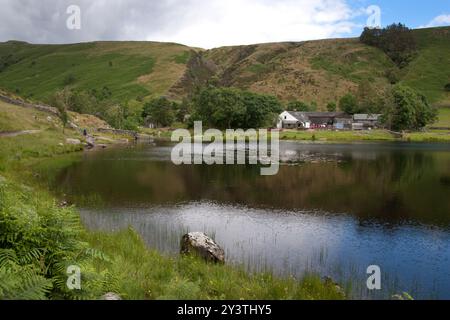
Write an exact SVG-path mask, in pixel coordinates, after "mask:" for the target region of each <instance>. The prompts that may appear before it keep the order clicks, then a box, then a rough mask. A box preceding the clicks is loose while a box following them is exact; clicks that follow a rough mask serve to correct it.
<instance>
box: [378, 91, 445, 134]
mask: <svg viewBox="0 0 450 320" xmlns="http://www.w3.org/2000/svg"><path fill="white" fill-rule="evenodd" d="M391 94H392V106H391V107H390V108H387V109H386V111H385V114H384V118H385V120H386V122H387V124H388V125H389V126H390V127H391V128H392V129H394V130H419V129H422V128H424V127H425V126H426V125H428V124H430V123H433V122H434V121H435V120H436V118H437V110H436V109H435V108H433V107H432V106H431V105H430V104H429V103H428V101H427V99H426V98H425V96H424V95H422V94H420V93H418V92H416V91H415V90H414V89H412V88H410V87H407V86H404V85H396V86H395V87H394V88H393V89H392V93H391Z"/></svg>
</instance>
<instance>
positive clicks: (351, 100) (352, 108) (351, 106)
mask: <svg viewBox="0 0 450 320" xmlns="http://www.w3.org/2000/svg"><path fill="white" fill-rule="evenodd" d="M339 109H341V110H342V111H344V112H347V113H349V114H355V113H357V112H358V101H357V100H356V98H355V96H354V95H352V94H351V93H348V94H346V95H345V96H343V97H342V98H341V100H339Z"/></svg>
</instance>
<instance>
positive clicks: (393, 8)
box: [0, 0, 450, 48]
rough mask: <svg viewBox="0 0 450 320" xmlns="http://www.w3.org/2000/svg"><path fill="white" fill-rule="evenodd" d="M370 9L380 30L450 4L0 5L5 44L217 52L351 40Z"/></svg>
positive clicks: (18, 1)
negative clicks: (158, 46) (102, 44)
mask: <svg viewBox="0 0 450 320" xmlns="http://www.w3.org/2000/svg"><path fill="white" fill-rule="evenodd" d="M71 5H76V6H78V7H79V8H80V9H81V12H80V23H81V25H80V26H81V29H79V30H78V29H75V30H71V29H69V28H68V27H67V20H68V19H70V21H71V22H72V25H73V23H74V21H75V20H73V19H72V18H73V16H72V15H71V14H68V13H67V9H68V7H70V6H71ZM373 5H376V6H378V7H379V8H380V9H381V16H380V17H381V24H382V25H387V24H390V23H392V22H403V23H406V24H407V25H408V26H410V27H414V28H418V27H428V26H441V25H450V1H448V0H428V1H411V0H395V1H391V0H380V1H369V0H39V1H35V0H0V41H7V40H22V41H27V42H31V43H73V42H84V41H95V40H148V41H166V42H178V43H183V44H186V45H190V46H196V47H202V48H212V47H218V46H224V45H236V44H250V43H261V42H276V41H301V40H312V39H322V38H331V37H350V36H356V35H359V34H360V32H361V30H362V28H363V27H364V26H365V25H366V23H367V20H368V18H369V14H370V13H369V12H368V11H367V8H368V7H370V6H373ZM372 12H373V11H372ZM72 13H73V11H72Z"/></svg>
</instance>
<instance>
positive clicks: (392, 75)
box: [385, 68, 400, 84]
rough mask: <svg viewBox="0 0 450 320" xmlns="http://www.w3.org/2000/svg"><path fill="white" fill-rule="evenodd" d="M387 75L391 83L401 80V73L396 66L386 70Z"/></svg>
mask: <svg viewBox="0 0 450 320" xmlns="http://www.w3.org/2000/svg"><path fill="white" fill-rule="evenodd" d="M385 76H386V78H387V79H388V80H389V82H390V84H397V83H398V82H399V81H400V73H399V72H398V70H397V69H396V68H390V69H388V70H386V73H385Z"/></svg>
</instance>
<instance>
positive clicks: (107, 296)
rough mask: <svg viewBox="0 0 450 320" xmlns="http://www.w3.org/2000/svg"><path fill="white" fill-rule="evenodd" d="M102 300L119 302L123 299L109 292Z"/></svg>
mask: <svg viewBox="0 0 450 320" xmlns="http://www.w3.org/2000/svg"><path fill="white" fill-rule="evenodd" d="M101 300H108V301H119V300H122V298H121V297H120V296H119V295H118V294H117V293H114V292H108V293H106V294H105V295H103V296H102V297H101Z"/></svg>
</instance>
